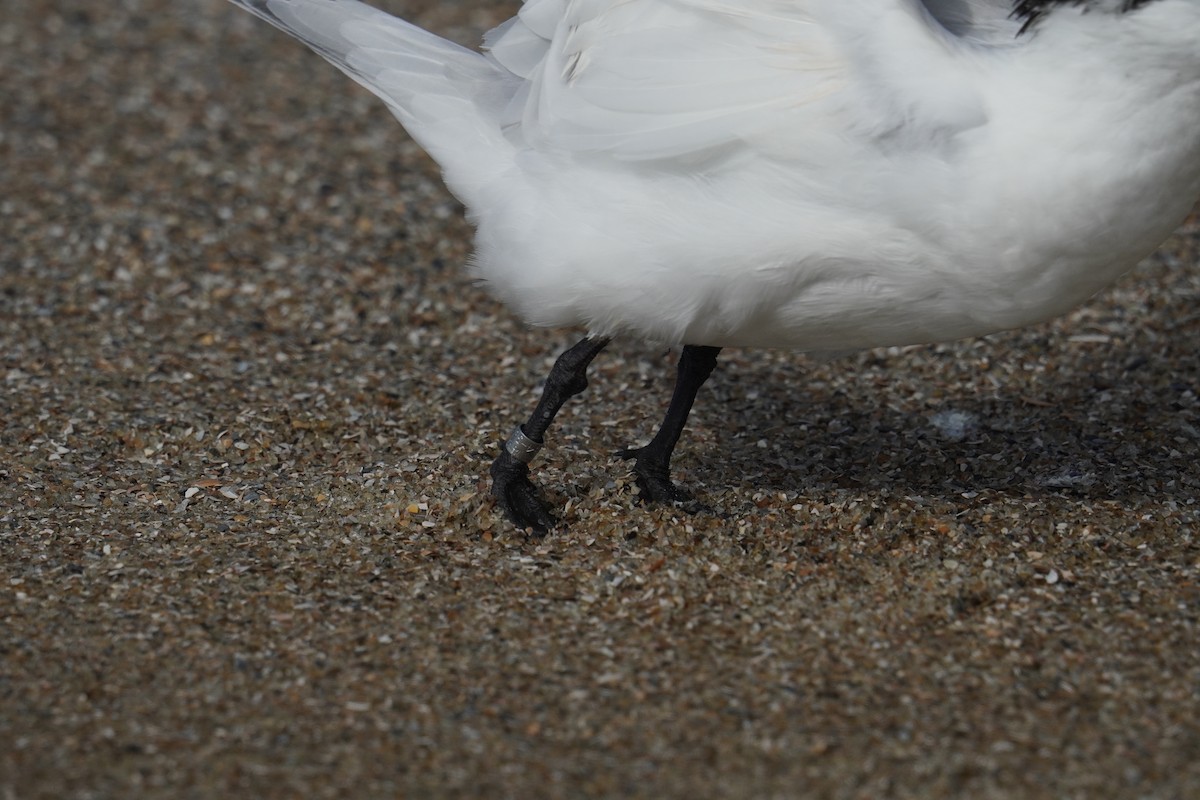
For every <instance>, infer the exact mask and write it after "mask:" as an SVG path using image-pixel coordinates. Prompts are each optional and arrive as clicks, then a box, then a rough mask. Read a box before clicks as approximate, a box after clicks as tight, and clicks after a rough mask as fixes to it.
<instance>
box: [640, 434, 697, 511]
mask: <svg viewBox="0 0 1200 800" xmlns="http://www.w3.org/2000/svg"><path fill="white" fill-rule="evenodd" d="M646 450H647V448H645V447H630V448H628V449H625V450H619V451H617V457H618V458H623V459H625V460H627V461H629V460H632V461H633V462H634V463H633V475H634V479H635V480H636V481H637V485H638V489H639V490H640V491H641V494H640V497H641V498H642V500H644V501H645V502H648V503H672V504H676V505H679V506H682V507H683V509H684V510H686V511H688V512H689V513H695V512H697V511H707V510H708V507H707V506H705V505H704V504H703V503H700V502H698V501H697V500H696V498H695V496H693V495H692V493H691V492H689V491H687V490H686V489H681V488H680V487H678V486H676V485H675V482H674V481H672V480H671V478H670V476H669V475H668V474H667V471H666V470H665V469H662V468H660V467H658V466H656V465H654V464H652V463H650V461H651V459H648V458H647V457H646V455H647V454H646V452H645V451H646Z"/></svg>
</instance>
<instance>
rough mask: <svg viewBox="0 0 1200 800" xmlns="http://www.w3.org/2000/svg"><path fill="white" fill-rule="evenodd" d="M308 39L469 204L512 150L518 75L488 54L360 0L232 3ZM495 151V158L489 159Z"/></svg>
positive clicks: (242, 0)
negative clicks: (510, 112)
mask: <svg viewBox="0 0 1200 800" xmlns="http://www.w3.org/2000/svg"><path fill="white" fill-rule="evenodd" d="M230 2H232V3H233V4H234V5H236V6H239V7H241V8H244V9H245V10H246V11H249V12H250V13H251V14H254V15H255V16H257V17H260V18H261V19H263V20H266V21H267V22H269V23H271V24H272V25H274V26H275V27H277V28H279V29H281V30H283V31H285V32H286V33H288V34H290V35H292V36H294V37H296V38H297V39H299V40H300V41H302V42H304V43H305V44H307V45H308V46H309V47H311V48H312V49H313V50H315V51H316V52H317V53H319V54H320V55H321V56H322V57H324V58H325V59H327V60H328V61H329V62H330V63H332V64H333V65H334V66H336V67H337V68H338V69H340V70H342V71H343V72H345V73H346V74H347V75H349V76H350V77H351V78H353V79H354V80H355V81H357V82H358V83H360V84H361V85H363V86H364V87H366V88H367V89H368V90H370V91H371V92H373V93H374V94H376V95H378V96H379V97H380V98H381V99H382V100H383V101H384V102H385V103H387V105H388V107H389V108H390V109H391V110H392V113H393V114H395V115H396V117H397V118H398V119H399V120H400V122H401V123H402V124H403V125H404V127H405V129H406V130H408V132H409V134H410V135H411V136H412V137H413V138H414V139H416V140H417V142H418V143H419V144H420V145H421V146H422V147H423V148H425V150H426V151H427V152H428V153H429V154H430V155H431V156H432V157H433V158H434V160H435V161H437V162H438V163H439V165H440V166H441V167H442V169H443V170H444V172H445V176H446V182H447V184H448V185H449V186H450V188H451V190H453V191H454V192H455V193H456V194H458V195H459V198H460V199H462V200H463V201H464V202H468V201H469V197H468V196H466V195H470V194H471V187H472V186H475V185H478V183H479V182H480V181H481V179H482V178H484V177H485V176H484V175H483V174H481V171H483V172H489V171H493V170H495V169H496V167H497V159H496V158H495V148H497V147H507V146H508V145H507V143H506V142H505V140H504V137H503V133H502V131H501V125H500V122H499V116H500V113H501V112H502V110H503V109H504V108H505V107H506V106H507V104H508V99H509V98H510V97H511V95H512V93H513V92H514V91H515V85H514V81H513V79H514V76H512V75H511V74H509V73H507V72H505V71H504V70H502V69H501V68H499V67H498V66H497V65H496V64H494V63H493V62H491V61H489V60H488V59H486V58H485V57H484V56H483V55H482V54H480V53H477V52H475V51H472V50H468V49H467V48H465V47H461V46H459V45H457V44H455V43H453V42H450V41H448V40H446V39H443V38H441V37H440V36H436V35H434V34H432V33H429V32H428V31H425V30H422V29H421V28H418V27H417V26H415V25H413V24H411V23H408V22H405V21H404V20H402V19H398V18H396V17H393V16H391V15H390V14H386V13H384V12H383V11H380V10H379V9H377V8H373V7H371V6H369V5H366V4H365V3H360V2H357V0H230ZM489 156H490V157H489Z"/></svg>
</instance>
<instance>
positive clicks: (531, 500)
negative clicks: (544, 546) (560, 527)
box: [491, 336, 610, 534]
mask: <svg viewBox="0 0 1200 800" xmlns="http://www.w3.org/2000/svg"><path fill="white" fill-rule="evenodd" d="M609 341H610V340H609V339H608V338H606V337H599V336H598V337H591V336H588V337H587V338H585V339H583V340H582V341H580V342H578V343H577V344H575V345H574V346H572V347H571V348H570V349H568V350H567V351H566V352H564V353H563V354H562V355H561V356H559V357H558V360H557V361H555V362H554V368H553V369H551V370H550V374H549V375H548V376H547V377H546V387H545V388H544V389H543V390H542V397H541V399H540V400H538V404H537V407H536V408H534V409H533V414H532V415H530V417H529V420H528V421H527V422H525V424H523V425H519V426H517V429H516V430H515V431H513V434H512V436H510V437H509V439H508V441H507V442H506V443H505V444H504V447H503V448H502V449H501V450H500V455H498V456H496V460H495V461H493V462H492V470H491V474H492V496H493V497H495V498H496V504H497V505H499V506H500V508H502V509H504V513H505V514H507V515H508V518H509V519H511V520H512V521H513V523H514V524H515V525H516V526H517V527H519V528H533V530H534V532H535V533H537V534H545V533H546V532H548V531H549V530H550V529H551V528H553V527H554V517H552V516H551V515H550V512H549V511H548V510H547V509H546V506H545V505H544V504H543V503H542V501H541V500H539V499H538V496H537V488H536V487H535V486H534V485H533V481H531V480H529V462H530V461H532V460H533V457H534V455H535V454H536V453H537V451H538V450H540V449H541V447H542V444H543V441H544V437H545V435H546V431H547V430H548V429H549V428H550V423H551V422H553V421H554V416H555V415H556V414H557V413H558V411H559V409H561V408H562V407H563V404H564V403H566V402H567V400H569V399H571V398H572V397H574V396H575V395H577V394H579V393H580V392H582V391H583V390H584V389H586V388H587V385H588V384H587V368H588V365H589V364H591V363H592V359H594V358H595V357H596V355H597V354H598V353H599V352H600V351H601V350H603V349H604V348H605V347H606V346H608V343H609Z"/></svg>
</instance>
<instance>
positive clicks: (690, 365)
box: [617, 345, 721, 503]
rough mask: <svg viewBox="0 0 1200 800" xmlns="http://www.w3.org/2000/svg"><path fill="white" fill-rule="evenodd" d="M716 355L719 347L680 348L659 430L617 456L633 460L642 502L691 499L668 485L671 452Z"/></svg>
mask: <svg viewBox="0 0 1200 800" xmlns="http://www.w3.org/2000/svg"><path fill="white" fill-rule="evenodd" d="M720 352H721V348H719V347H697V346H693V345H688V346H686V347H684V348H683V353H682V354H681V355H680V356H679V374H678V377H677V378H676V379H675V392H674V393H673V394H672V395H671V405H670V407H669V408H668V409H667V416H666V417H665V418H664V419H663V423H662V427H660V428H659V429H658V433H656V434H655V435H654V438H653V439H651V440H650V444H648V445H646V446H645V447H638V448H633V449H630V450H622V451H621V452H620V453H618V454H617V455H619V456H620V457H621V458H632V459H635V461H634V465H633V472H634V475H636V476H637V484H638V488H640V489H641V491H642V497H643V498H645V499H646V500H652V501H655V502H662V503H687V502H690V501H691V500H692V497H691V495H689V494H688V493H687V492H685V491H683V490H682V489H680V488H679V487H677V486H676V485H675V484H674V483H672V482H671V475H670V472H671V453H672V452H673V451H674V450H675V445H676V443H678V442H679V435H680V434H681V433H683V426H684V424H685V423H687V418H688V414H689V413H691V410H692V403H694V402H695V401H696V392H698V391H700V387H701V386H703V385H704V382H705V381H706V380H708V376H709V375H711V374H712V371H713V368H714V367H716V365H717V353H720Z"/></svg>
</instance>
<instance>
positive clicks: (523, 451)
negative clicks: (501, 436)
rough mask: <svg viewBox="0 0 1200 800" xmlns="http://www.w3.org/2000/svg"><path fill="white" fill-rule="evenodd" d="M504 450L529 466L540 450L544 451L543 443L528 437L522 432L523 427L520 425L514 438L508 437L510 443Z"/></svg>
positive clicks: (513, 435)
mask: <svg viewBox="0 0 1200 800" xmlns="http://www.w3.org/2000/svg"><path fill="white" fill-rule="evenodd" d="M504 449H505V450H507V451H508V454H509V455H510V456H512V457H513V458H515V459H516V460H517V461H520V462H521V463H522V464H528V463H529V462H530V461H533V457H534V456H536V455H537V452H538V450H541V449H542V443H541V442H539V441H535V440H534V439H531V438H529V437H528V436H526V435H525V431H523V430H521V426H520V425H518V426H517V429H516V430H514V431H513V432H512V436H510V437H508V441H507V442H505V443H504Z"/></svg>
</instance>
